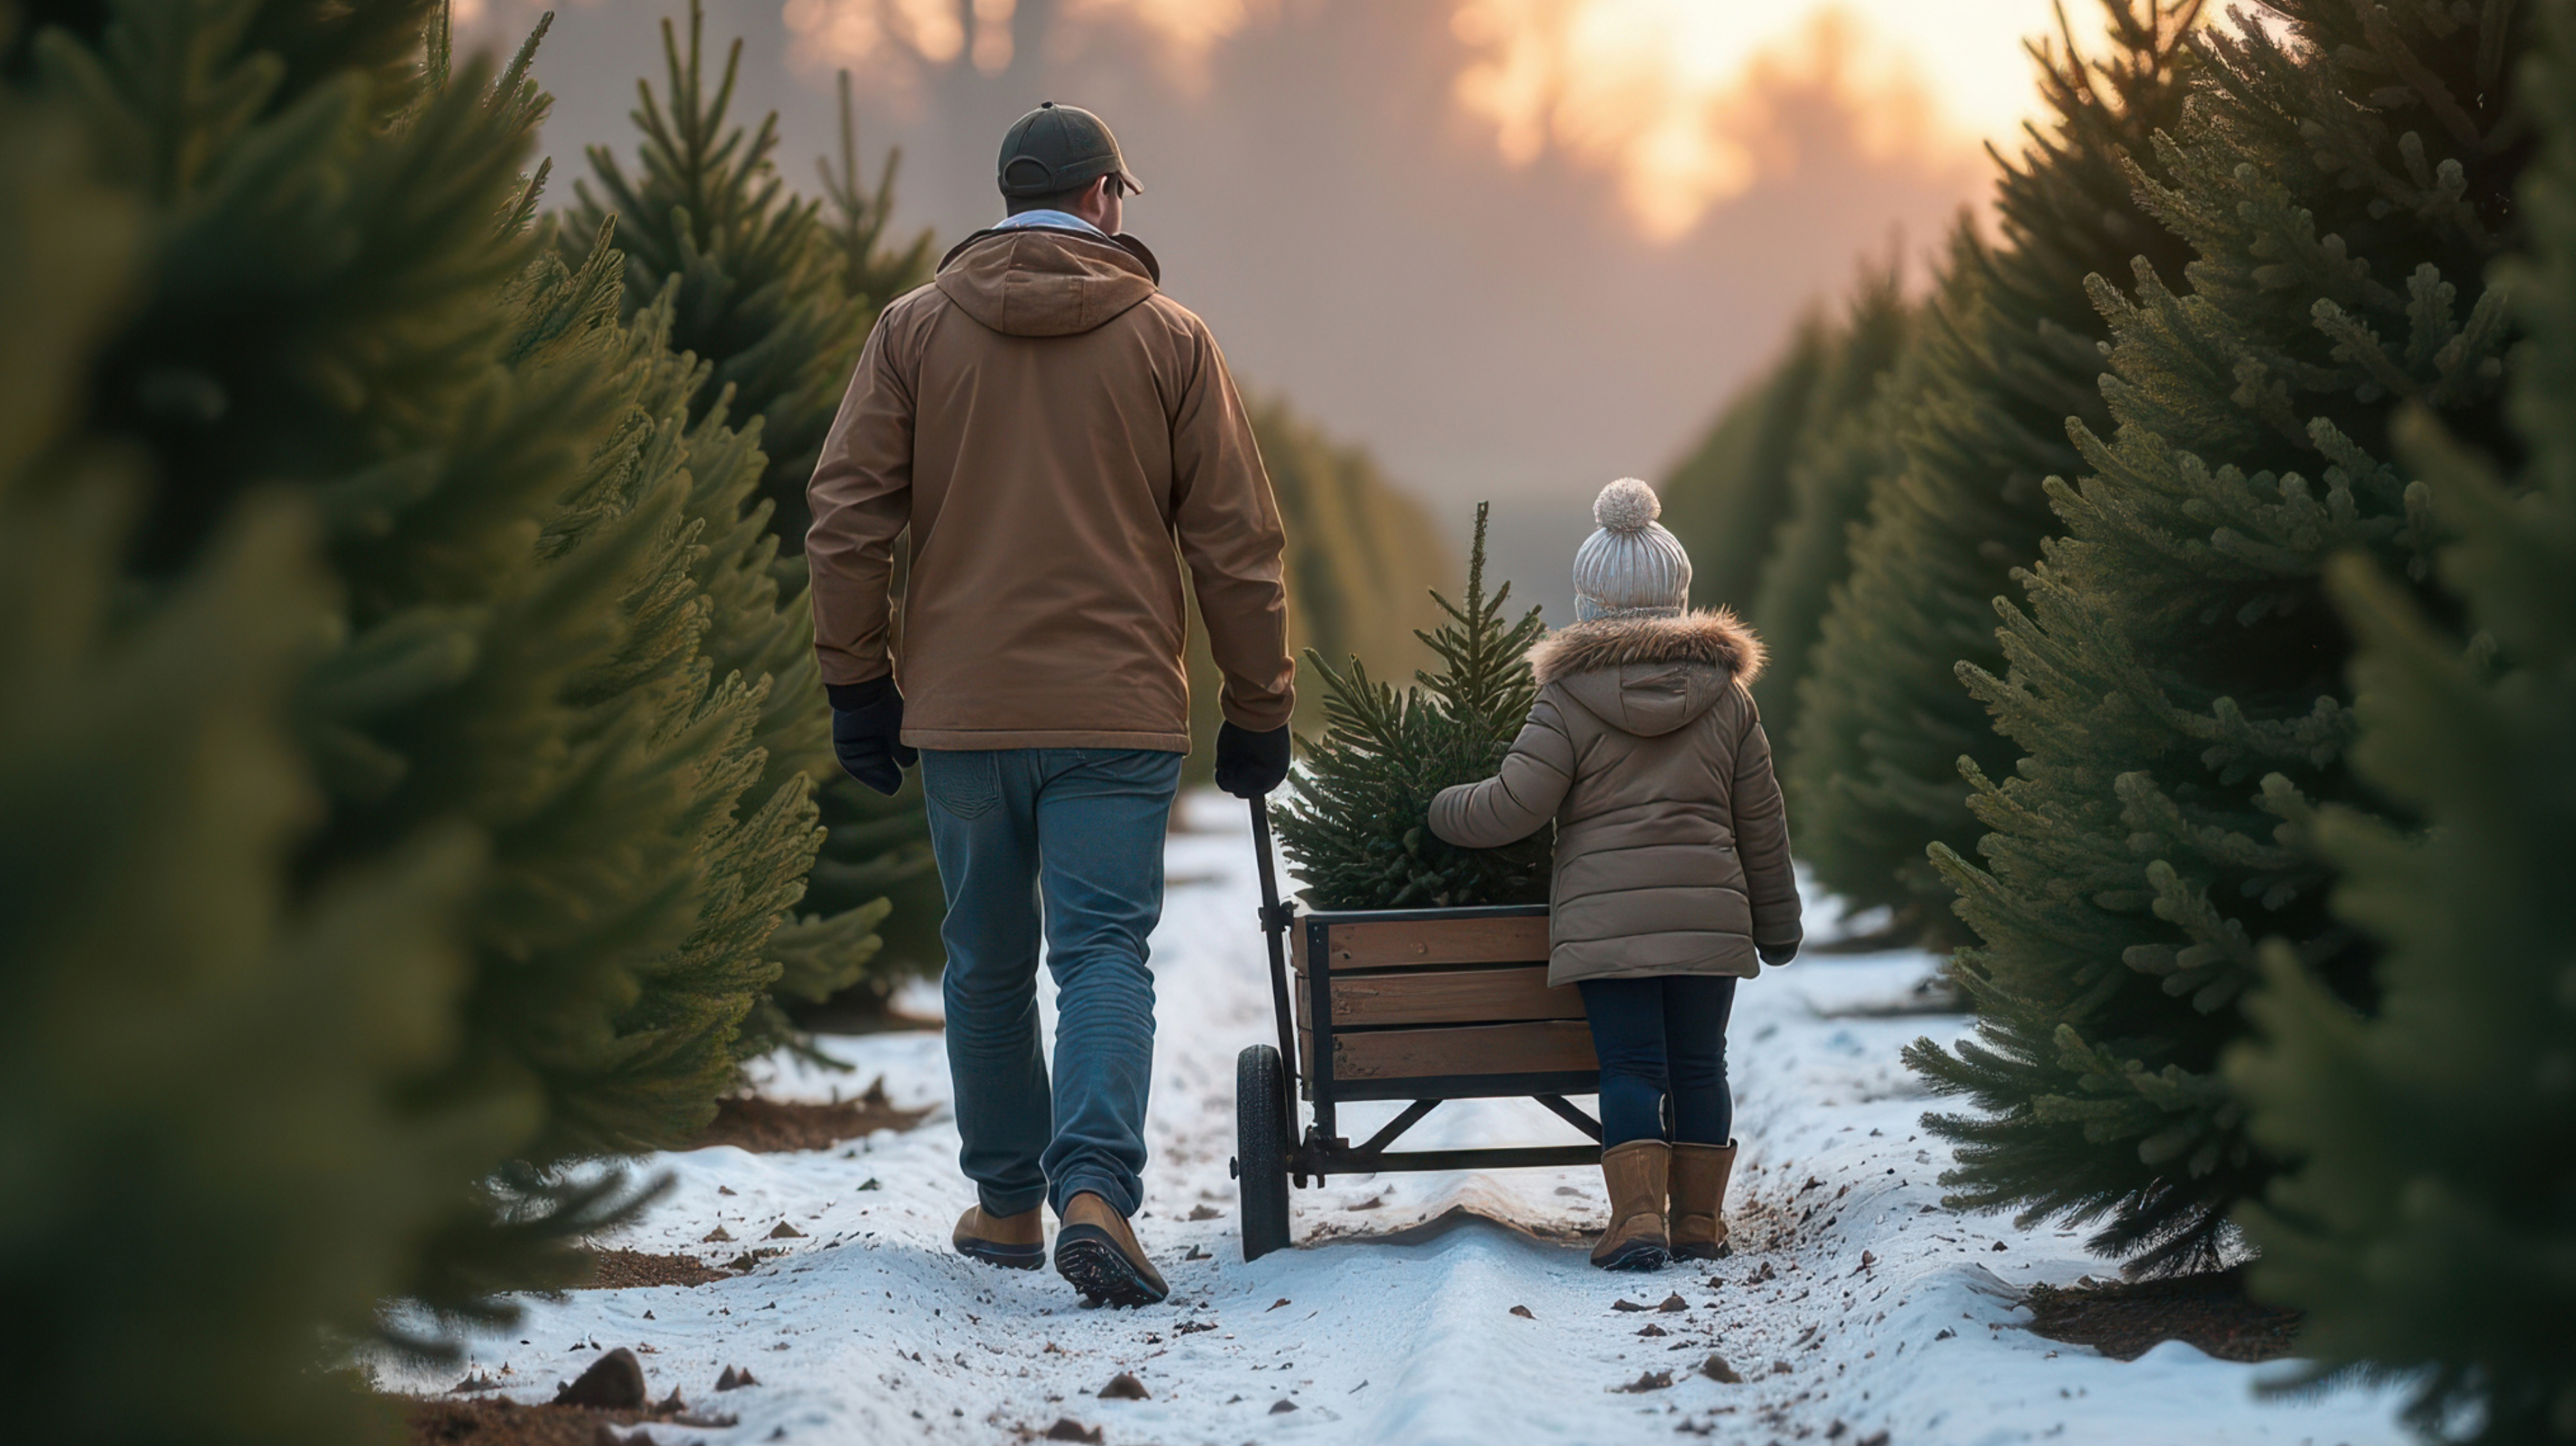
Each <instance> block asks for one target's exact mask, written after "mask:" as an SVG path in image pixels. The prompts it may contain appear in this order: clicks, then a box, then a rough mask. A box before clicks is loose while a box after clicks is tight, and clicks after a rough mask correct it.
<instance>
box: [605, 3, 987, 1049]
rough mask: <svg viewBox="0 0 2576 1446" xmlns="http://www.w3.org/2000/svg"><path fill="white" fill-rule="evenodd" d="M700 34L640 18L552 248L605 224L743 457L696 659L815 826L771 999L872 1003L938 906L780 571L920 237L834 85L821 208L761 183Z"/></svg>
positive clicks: (766, 1033) (922, 945) (711, 418)
mask: <svg viewBox="0 0 2576 1446" xmlns="http://www.w3.org/2000/svg"><path fill="white" fill-rule="evenodd" d="M705 29H706V16H705V12H704V9H703V7H702V6H701V5H699V4H697V3H694V0H693V3H692V4H691V6H690V8H689V15H688V33H687V37H686V42H685V44H684V43H683V41H682V37H681V35H680V32H679V30H678V28H677V27H675V26H674V25H673V24H672V23H671V22H670V21H669V20H667V19H666V20H664V21H663V22H662V51H663V63H664V69H665V75H664V82H663V88H662V90H661V91H660V92H659V93H657V92H656V91H655V90H654V88H653V86H652V84H651V83H650V82H649V81H638V82H637V85H636V90H637V95H638V97H639V100H638V104H637V108H636V110H635V111H634V113H633V117H634V121H635V124H636V127H637V129H638V130H639V131H640V132H641V142H640V145H639V147H638V150H637V154H636V174H635V175H634V176H632V177H630V176H629V175H628V173H627V171H626V169H625V168H624V166H623V165H622V164H621V163H620V162H619V161H618V159H617V158H616V156H615V154H614V153H613V152H612V151H611V150H610V149H609V148H608V147H605V146H593V147H591V148H590V153H589V159H590V166H591V172H592V174H591V178H590V182H584V183H576V185H575V187H574V191H575V195H576V197H577V200H576V203H575V204H574V206H573V207H572V208H571V209H570V210H569V211H568V212H567V213H566V215H565V216H564V217H563V218H562V219H561V224H560V226H559V229H558V231H557V233H556V246H557V248H558V250H559V251H563V252H567V253H569V252H571V251H574V250H576V249H578V247H579V246H580V245H581V244H583V243H584V240H585V238H587V237H588V236H589V235H591V234H592V233H594V232H596V231H597V230H598V228H599V227H601V226H603V225H605V224H607V223H608V221H609V219H610V218H611V217H612V216H613V217H614V218H615V221H616V225H617V237H618V243H619V245H620V246H621V247H622V248H624V249H625V250H626V253H627V255H626V276H625V283H626V284H625V296H624V301H623V303H622V305H623V307H624V310H625V312H626V313H627V314H628V315H629V316H631V317H635V318H638V319H640V318H642V317H644V316H645V315H647V314H648V313H650V312H653V311H656V310H658V311H659V312H660V313H661V314H662V315H663V316H664V317H665V318H666V319H667V320H666V322H665V323H664V324H662V326H661V333H662V336H663V339H664V342H665V344H666V345H667V346H669V347H670V348H671V349H673V350H674V351H677V352H680V353H683V354H685V355H686V356H688V357H689V358H691V359H692V361H693V362H694V363H695V367H696V369H695V370H694V371H693V372H692V376H693V378H694V380H695V385H696V390H695V391H693V392H691V393H690V394H689V398H688V400H689V405H690V408H691V418H692V421H693V422H694V423H695V424H696V425H698V426H700V427H708V428H714V429H717V430H719V431H721V429H722V428H723V426H724V425H725V424H726V423H727V422H728V421H731V422H734V423H736V424H737V425H738V426H739V428H740V437H739V441H738V442H736V443H734V444H733V445H737V446H742V447H748V448H753V449H756V451H757V455H759V457H760V462H759V477H758V480H757V486H756V488H755V489H754V491H753V492H752V493H751V494H750V495H749V496H747V497H742V498H738V499H736V501H737V503H738V507H737V510H736V511H735V512H730V513H726V514H724V515H722V516H721V517H719V516H717V515H715V514H713V513H710V514H709V517H710V521H709V535H708V536H709V545H710V548H711V551H712V552H713V554H714V559H715V560H714V563H713V567H714V570H715V571H716V572H717V573H719V574H720V575H721V576H723V577H726V578H728V579H731V580H732V582H733V583H734V585H735V586H736V588H737V589H738V590H739V591H740V592H741V593H742V594H743V596H742V597H741V598H740V599H739V600H738V602H737V603H736V605H735V608H734V615H735V616H737V617H738V618H740V619H742V620H743V626H742V627H741V628H740V629H738V630H736V631H735V632H733V633H731V634H726V633H719V634H718V635H716V636H715V637H713V638H712V639H711V640H710V650H711V652H712V653H713V654H714V656H715V660H716V665H717V667H718V669H719V671H725V670H732V671H738V672H740V673H741V674H742V675H743V676H744V677H746V678H762V677H766V678H767V679H769V689H768V692H767V693H766V695H765V697H764V709H763V716H762V720H761V728H760V740H761V744H762V746H763V747H764V748H766V749H767V750H768V769H767V771H766V773H765V774H764V776H763V778H762V780H761V782H760V784H759V788H760V790H761V791H762V792H763V793H764V794H766V793H768V792H770V791H774V790H775V789H776V788H778V787H781V786H784V784H785V782H786V780H787V779H788V778H790V777H792V776H796V775H800V774H801V775H803V776H804V777H806V778H809V779H811V780H812V784H813V787H814V788H815V791H816V795H817V802H818V805H819V807H820V809H821V814H822V818H823V821H824V824H825V827H826V828H827V830H828V836H827V840H826V843H825V845H824V848H823V850H822V853H821V854H820V856H819V857H818V858H817V860H816V863H815V866H814V868H813V870H812V872H811V874H810V876H809V877H808V879H807V881H806V894H805V899H804V904H805V907H806V908H807V909H808V910H809V911H810V912H807V913H805V914H803V915H801V916H799V917H798V918H797V919H795V920H793V921H791V922H790V923H789V924H787V925H786V926H784V927H783V928H781V929H780V931H779V933H778V935H777V952H778V953H779V955H780V956H781V959H782V961H783V963H784V966H785V969H786V973H785V975H784V977H782V979H781V980H780V982H779V985H778V988H777V990H776V991H775V992H776V994H777V995H778V996H779V997H780V998H781V999H783V1000H785V1001H791V1002H796V1003H807V1004H810V1003H816V1002H819V1001H821V1000H824V999H827V998H830V997H832V996H834V995H836V994H838V993H840V992H841V991H843V990H845V989H849V988H851V987H853V986H860V987H862V988H863V989H864V990H866V991H867V992H869V993H871V994H873V995H876V996H879V997H881V996H882V995H883V994H884V993H885V992H886V991H888V990H890V989H891V988H892V987H893V985H894V984H896V983H897V982H899V981H900V980H901V979H903V978H905V977H908V976H910V975H913V974H918V973H926V972H935V971H936V970H937V968H938V966H939V962H940V959H941V954H940V951H939V947H938V927H939V921H940V918H941V915H942V914H943V913H944V912H945V905H944V902H943V901H942V899H941V896H940V891H939V880H938V876H937V874H936V873H935V872H934V871H933V868H932V864H931V859H930V844H929V823H928V820H927V818H926V817H925V816H924V815H923V813H922V810H921V799H920V787H919V785H918V783H916V782H911V781H909V780H908V781H907V784H906V787H905V789H904V791H903V793H902V794H901V795H898V796H897V797H895V798H893V799H885V798H880V797H879V796H877V795H876V794H873V793H870V792H868V791H867V790H866V789H863V788H861V787H860V786H859V785H858V784H857V783H855V782H853V781H852V780H850V779H849V778H847V777H845V776H843V774H842V773H841V769H840V766H839V765H838V764H837V763H836V762H834V761H833V757H832V738H831V715H830V713H829V711H828V710H827V709H826V708H825V706H824V703H823V701H822V693H823V689H822V681H821V678H820V676H819V674H818V673H817V671H816V668H815V662H814V637H813V622H812V603H811V601H810V599H809V597H808V594H807V589H806V583H805V573H804V566H803V562H802V560H801V554H802V553H803V551H804V546H805V528H806V525H807V523H808V522H809V521H810V517H809V514H808V513H807V511H806V507H805V483H806V480H807V479H808V478H809V477H811V476H812V475H813V471H814V460H815V457H816V456H817V455H818V454H819V452H820V449H821V447H822V441H823V436H824V434H825V432H826V431H828V430H829V428H830V426H831V421H832V417H833V414H834V413H835V412H836V411H837V410H838V408H839V406H840V401H841V394H842V392H843V390H844V389H845V388H846V387H847V386H848V384H849V379H850V371H851V368H852V366H853V365H855V363H856V361H857V358H858V354H859V348H860V346H861V344H862V343H864V342H865V341H866V339H867V334H868V330H869V328H870V327H872V326H873V325H875V322H876V316H877V313H878V311H880V310H881V309H882V308H883V306H884V304H885V303H886V302H887V301H889V300H892V299H893V297H895V296H896V295H899V294H901V293H902V292H904V291H907V290H909V289H911V288H912V287H914V286H916V285H918V284H920V282H922V281H923V280H926V279H927V278H928V274H929V251H930V237H929V235H928V234H927V233H924V234H922V235H921V236H919V237H916V238H915V239H914V240H913V241H912V242H911V244H910V245H909V246H908V247H906V248H904V249H900V250H898V249H894V248H892V247H891V246H889V245H888V244H887V242H886V239H885V238H886V233H887V230H888V228H889V226H890V223H891V219H892V212H893V180H894V168H895V163H896V157H894V156H891V155H890V156H889V157H888V158H887V161H886V166H885V170H884V172H883V173H882V175H881V178H880V180H879V182H878V184H877V185H876V186H875V187H874V188H873V189H871V188H867V187H865V186H863V185H862V183H861V181H860V177H859V170H858V159H857V133H856V130H855V128H854V126H853V123H852V115H851V107H850V96H849V83H848V77H847V76H846V75H844V76H843V77H842V85H841V156H840V165H839V167H838V170H837V171H835V169H834V168H833V167H832V166H830V165H829V164H824V165H822V166H821V168H820V169H821V171H822V178H823V182H824V187H825V191H826V196H825V198H824V199H823V200H811V199H806V198H804V197H800V196H798V195H797V194H796V193H795V192H793V191H792V190H790V189H789V188H788V187H787V185H786V183H785V181H784V179H783V178H782V177H780V175H779V174H778V170H777V165H776V161H775V153H776V151H777V148H778V116H777V114H776V113H775V112H771V113H769V114H768V115H766V116H764V117H763V118H762V119H761V121H760V123H759V124H758V125H757V126H756V127H751V128H748V129H746V128H745V127H744V126H743V125H742V124H741V123H740V122H739V121H737V120H736V119H734V117H733V113H732V107H733V102H734V98H735V84H736V79H737V76H738V74H739V72H740V68H741V62H742V42H741V40H740V39H736V40H735V41H734V42H733V43H732V45H731V46H730V48H729V49H728V50H727V51H726V53H725V58H724V65H723V69H722V71H721V73H720V74H719V75H718V76H717V77H716V78H715V80H714V83H713V84H712V85H710V84H709V81H708V77H707V75H706V54H705ZM591 182H595V183H596V186H597V189H596V190H593V189H592V185H591ZM755 595H756V596H755ZM880 930H882V933H880V932H878V931H880ZM791 1032H792V1026H791V1023H790V1021H789V1019H788V1016H787V1014H786V1012H785V1011H784V1009H782V1008H779V1007H776V1006H767V1007H764V1008H763V1009H762V1011H761V1012H760V1014H759V1016H758V1018H757V1019H756V1021H755V1027H754V1029H753V1032H752V1035H751V1038H752V1040H754V1041H755V1042H758V1043H763V1044H770V1043H776V1042H779V1041H781V1040H783V1039H785V1038H788V1037H789V1036H790V1034H791Z"/></svg>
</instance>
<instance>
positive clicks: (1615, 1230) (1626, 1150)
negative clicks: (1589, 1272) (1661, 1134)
mask: <svg viewBox="0 0 2576 1446" xmlns="http://www.w3.org/2000/svg"><path fill="white" fill-rule="evenodd" d="M1672 1167H1673V1147H1672V1146H1670V1145H1667V1144H1665V1143H1664V1142H1663V1141H1661V1140H1630V1141H1629V1142H1628V1143H1626V1144H1624V1145H1612V1146H1611V1147H1610V1148H1609V1149H1607V1150H1604V1151H1602V1152H1601V1178H1602V1180H1603V1181H1604V1182H1606V1183H1607V1184H1608V1185H1609V1187H1610V1228H1609V1229H1607V1230H1604V1231H1602V1232H1601V1243H1600V1244H1598V1245H1595V1246H1593V1247H1592V1263H1593V1264H1594V1265H1597V1266H1599V1267H1600V1268H1601V1269H1603V1270H1661V1269H1663V1268H1664V1261H1665V1260H1666V1259H1668V1258H1670V1256H1671V1253H1672V1247H1671V1241H1670V1240H1669V1239H1668V1238H1667V1237H1666V1236H1665V1234H1664V1191H1665V1187H1666V1186H1667V1185H1668V1184H1669V1183H1670V1181H1671V1177H1672Z"/></svg>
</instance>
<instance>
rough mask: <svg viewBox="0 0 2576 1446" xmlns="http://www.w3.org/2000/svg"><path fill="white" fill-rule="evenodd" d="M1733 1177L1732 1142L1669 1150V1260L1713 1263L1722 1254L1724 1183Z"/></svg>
mask: <svg viewBox="0 0 2576 1446" xmlns="http://www.w3.org/2000/svg"><path fill="white" fill-rule="evenodd" d="M1734 1173H1735V1142H1734V1141H1732V1140H1729V1141H1728V1142H1727V1143H1725V1144H1723V1145H1675V1146H1673V1194H1672V1205H1671V1207H1670V1208H1669V1209H1668V1210H1667V1211H1666V1212H1665V1214H1666V1216H1667V1218H1668V1219H1669V1220H1670V1221H1671V1224H1672V1232H1673V1259H1675V1260H1715V1259H1717V1258H1718V1257H1719V1256H1721V1255H1724V1254H1725V1253H1726V1182H1727V1180H1728V1179H1729V1177H1731V1176H1733V1175H1734Z"/></svg>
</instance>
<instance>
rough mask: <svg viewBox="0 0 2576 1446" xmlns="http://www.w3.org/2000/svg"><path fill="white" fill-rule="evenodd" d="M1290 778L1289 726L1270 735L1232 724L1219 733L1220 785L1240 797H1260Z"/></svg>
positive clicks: (1218, 762) (1217, 778)
mask: <svg viewBox="0 0 2576 1446" xmlns="http://www.w3.org/2000/svg"><path fill="white" fill-rule="evenodd" d="M1287 778H1288V727H1287V725H1286V724H1284V723H1283V724H1281V725H1280V726H1279V727H1276V728H1273V729H1271V730H1270V731H1269V732H1267V733H1255V732H1253V731H1252V730H1251V729H1249V728H1237V727H1235V726H1234V725H1233V724H1231V723H1228V724H1226V725H1225V726H1224V727H1222V728H1219V729H1218V730H1216V786H1217V787H1219V788H1222V789H1224V790H1225V791H1226V792H1228V793H1231V794H1233V795H1234V796H1235V797H1237V798H1259V797H1261V796H1262V795H1263V794H1266V793H1268V792H1269V791H1270V790H1272V789H1274V788H1277V787H1278V786H1279V785H1280V784H1282V783H1284V782H1286V781H1287Z"/></svg>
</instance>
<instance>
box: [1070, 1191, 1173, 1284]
mask: <svg viewBox="0 0 2576 1446" xmlns="http://www.w3.org/2000/svg"><path fill="white" fill-rule="evenodd" d="M1055 1271H1056V1274H1058V1275H1061V1276H1063V1277H1064V1278H1065V1279H1067V1280H1069V1281H1072V1282H1073V1288H1074V1289H1076V1290H1079V1291H1081V1292H1082V1298H1083V1299H1084V1300H1087V1301H1091V1302H1093V1303H1095V1304H1102V1305H1155V1304H1158V1303H1160V1302H1161V1301H1162V1299H1163V1297H1165V1296H1167V1295H1170V1294H1171V1293H1172V1288H1171V1287H1170V1286H1168V1285H1165V1284H1164V1283H1163V1276H1162V1272H1160V1271H1158V1270H1156V1269H1154V1262H1152V1261H1150V1260H1147V1259H1146V1258H1145V1247H1143V1246H1141V1245H1138V1244H1137V1243H1136V1232H1135V1231H1133V1230H1130V1229H1129V1228H1127V1217H1126V1216H1124V1215H1121V1214H1119V1213H1118V1210H1117V1207H1115V1206H1113V1205H1111V1204H1110V1203H1109V1202H1108V1201H1106V1200H1103V1199H1101V1198H1100V1197H1099V1196H1098V1195H1096V1194H1094V1193H1093V1192H1091V1191H1089V1190H1085V1191H1083V1192H1082V1193H1080V1194H1078V1195H1076V1196H1074V1197H1073V1198H1072V1199H1070V1200H1067V1201H1066V1202H1064V1223H1063V1224H1062V1225H1060V1226H1059V1227H1057V1229H1056V1232H1055Z"/></svg>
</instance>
